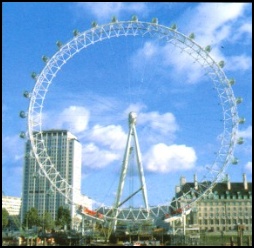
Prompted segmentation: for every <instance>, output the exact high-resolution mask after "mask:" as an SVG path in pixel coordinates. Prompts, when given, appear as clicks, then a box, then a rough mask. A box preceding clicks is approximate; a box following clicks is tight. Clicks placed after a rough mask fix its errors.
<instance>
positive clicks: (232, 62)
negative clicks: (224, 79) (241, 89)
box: [225, 55, 252, 71]
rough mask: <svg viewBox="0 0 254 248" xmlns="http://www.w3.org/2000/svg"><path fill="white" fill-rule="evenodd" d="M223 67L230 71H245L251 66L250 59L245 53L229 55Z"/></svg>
mask: <svg viewBox="0 0 254 248" xmlns="http://www.w3.org/2000/svg"><path fill="white" fill-rule="evenodd" d="M225 68H227V69H228V70H230V71H237V70H242V71H245V70H248V69H251V68H252V59H251V57H249V56H246V55H239V56H231V57H229V58H228V60H227V62H226V66H225Z"/></svg>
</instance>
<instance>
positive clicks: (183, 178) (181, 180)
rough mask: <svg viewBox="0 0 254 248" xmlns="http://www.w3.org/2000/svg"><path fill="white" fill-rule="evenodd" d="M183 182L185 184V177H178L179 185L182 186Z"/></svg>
mask: <svg viewBox="0 0 254 248" xmlns="http://www.w3.org/2000/svg"><path fill="white" fill-rule="evenodd" d="M184 184H186V178H185V177H181V178H180V186H183V185H184Z"/></svg>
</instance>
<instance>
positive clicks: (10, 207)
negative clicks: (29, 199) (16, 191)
mask: <svg viewBox="0 0 254 248" xmlns="http://www.w3.org/2000/svg"><path fill="white" fill-rule="evenodd" d="M3 208H5V209H6V210H7V211H8V214H9V224H8V229H9V230H15V229H16V230H19V228H20V209H21V198H20V197H14V196H5V195H2V209H3Z"/></svg>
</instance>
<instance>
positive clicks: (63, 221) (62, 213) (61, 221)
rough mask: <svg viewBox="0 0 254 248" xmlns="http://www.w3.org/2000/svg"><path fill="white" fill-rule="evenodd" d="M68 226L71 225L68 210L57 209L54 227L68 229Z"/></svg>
mask: <svg viewBox="0 0 254 248" xmlns="http://www.w3.org/2000/svg"><path fill="white" fill-rule="evenodd" d="M70 224H71V214H70V210H69V209H68V208H64V207H63V206H61V207H59V208H58V211H57V219H56V225H57V226H60V227H61V228H63V227H65V226H67V228H68V229H69V228H70Z"/></svg>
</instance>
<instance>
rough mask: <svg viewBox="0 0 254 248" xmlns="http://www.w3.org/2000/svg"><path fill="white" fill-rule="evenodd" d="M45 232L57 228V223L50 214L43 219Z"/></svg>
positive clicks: (45, 214) (46, 214)
mask: <svg viewBox="0 0 254 248" xmlns="http://www.w3.org/2000/svg"><path fill="white" fill-rule="evenodd" d="M42 222H43V226H44V230H47V231H51V230H52V229H53V228H54V227H55V222H54V220H53V218H52V215H51V214H50V213H49V212H45V213H44V216H43V219H42Z"/></svg>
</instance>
